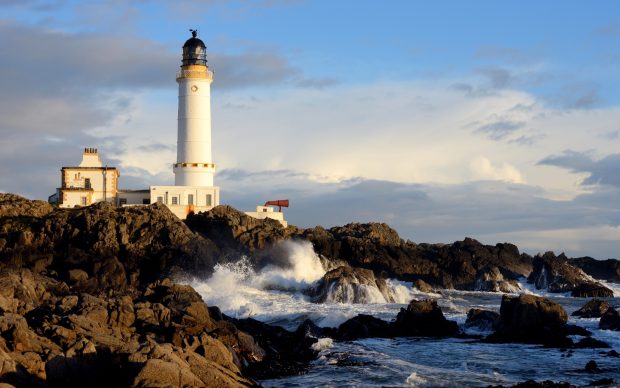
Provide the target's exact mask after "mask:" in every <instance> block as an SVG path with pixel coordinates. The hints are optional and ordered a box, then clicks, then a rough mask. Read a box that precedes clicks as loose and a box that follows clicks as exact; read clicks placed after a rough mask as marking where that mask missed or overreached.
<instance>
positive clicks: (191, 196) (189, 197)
mask: <svg viewBox="0 0 620 388" xmlns="http://www.w3.org/2000/svg"><path fill="white" fill-rule="evenodd" d="M187 204H188V205H193V204H194V194H187Z"/></svg>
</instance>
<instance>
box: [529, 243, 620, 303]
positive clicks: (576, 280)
mask: <svg viewBox="0 0 620 388" xmlns="http://www.w3.org/2000/svg"><path fill="white" fill-rule="evenodd" d="M527 280H528V282H529V283H533V284H534V285H535V286H536V288H537V289H539V290H541V289H546V290H548V291H549V292H558V293H560V292H561V293H564V292H570V293H571V295H572V296H574V297H613V291H611V290H610V289H609V288H607V287H605V286H603V285H602V284H601V283H598V282H595V281H592V279H591V278H590V277H589V276H588V275H586V273H585V272H583V271H582V270H581V269H579V268H577V267H575V266H573V265H571V264H570V263H569V262H568V259H567V258H566V256H564V254H561V255H560V256H557V257H556V256H555V255H554V254H553V252H546V253H545V254H544V255H542V256H540V255H538V256H536V257H535V258H534V261H533V270H532V273H531V274H530V275H529V276H528V279H527Z"/></svg>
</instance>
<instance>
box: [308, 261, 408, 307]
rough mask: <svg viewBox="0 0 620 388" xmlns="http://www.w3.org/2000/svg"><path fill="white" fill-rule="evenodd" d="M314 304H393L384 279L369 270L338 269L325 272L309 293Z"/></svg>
mask: <svg viewBox="0 0 620 388" xmlns="http://www.w3.org/2000/svg"><path fill="white" fill-rule="evenodd" d="M310 294H311V295H312V296H313V301H314V302H316V303H394V302H396V301H395V299H394V295H392V293H391V292H390V290H389V288H388V286H387V283H386V281H385V279H380V278H379V279H377V278H375V275H374V273H373V272H372V271H371V270H369V269H364V268H351V267H344V266H343V267H338V268H336V269H333V270H331V271H329V272H327V273H326V274H325V275H324V276H323V278H321V280H319V282H318V284H317V286H316V287H315V288H314V289H313V290H312V291H310Z"/></svg>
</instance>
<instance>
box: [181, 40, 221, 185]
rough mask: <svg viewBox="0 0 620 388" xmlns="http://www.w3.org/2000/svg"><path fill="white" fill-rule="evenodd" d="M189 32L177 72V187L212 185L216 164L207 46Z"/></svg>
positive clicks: (210, 74) (211, 78)
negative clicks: (212, 144)
mask: <svg viewBox="0 0 620 388" xmlns="http://www.w3.org/2000/svg"><path fill="white" fill-rule="evenodd" d="M197 34H198V33H197V31H196V30H192V37H191V38H190V39H188V40H187V41H186V42H185V44H184V45H183V60H182V64H181V69H180V70H179V71H178V73H177V83H178V84H179V113H178V130H177V135H178V137H177V162H176V163H175V164H174V184H175V185H176V186H213V175H214V173H215V164H213V161H212V157H211V82H213V72H212V71H211V70H209V67H208V66H207V52H206V49H207V48H206V46H205V44H204V43H203V41H202V40H200V39H198V38H197Z"/></svg>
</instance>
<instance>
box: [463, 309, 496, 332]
mask: <svg viewBox="0 0 620 388" xmlns="http://www.w3.org/2000/svg"><path fill="white" fill-rule="evenodd" d="M498 322H499V314H498V313H496V312H495V311H488V310H481V309H470V310H469V311H468V312H467V320H466V321H465V326H466V327H477V328H479V329H482V330H491V329H494V328H495V327H496V326H497V323H498Z"/></svg>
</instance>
